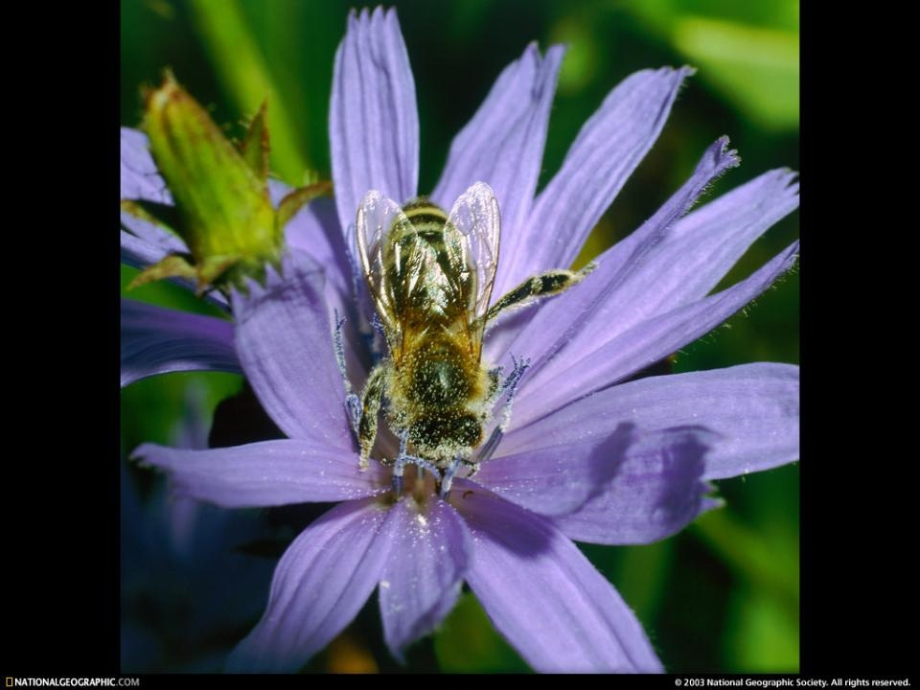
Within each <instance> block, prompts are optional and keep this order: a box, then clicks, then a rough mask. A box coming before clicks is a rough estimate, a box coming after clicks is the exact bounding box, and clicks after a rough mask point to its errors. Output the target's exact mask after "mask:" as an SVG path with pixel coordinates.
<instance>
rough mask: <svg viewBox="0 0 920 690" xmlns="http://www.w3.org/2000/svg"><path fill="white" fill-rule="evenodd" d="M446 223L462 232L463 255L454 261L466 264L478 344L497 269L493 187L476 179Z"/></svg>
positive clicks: (471, 324) (497, 221)
mask: <svg viewBox="0 0 920 690" xmlns="http://www.w3.org/2000/svg"><path fill="white" fill-rule="evenodd" d="M447 227H448V228H450V229H451V230H452V231H456V232H457V233H459V235H460V236H461V241H460V242H459V243H457V244H458V245H459V248H460V251H462V252H463V254H464V256H463V257H457V263H458V264H460V265H464V266H466V267H467V268H468V278H467V280H468V281H469V285H467V286H465V289H464V292H465V293H466V295H467V299H468V300H469V302H468V305H467V309H468V313H469V327H470V337H471V339H472V341H473V342H475V343H476V345H477V347H478V346H481V343H482V334H483V331H484V328H485V321H486V319H485V316H486V312H487V311H488V309H489V298H490V297H491V295H492V286H493V285H494V284H495V272H496V271H497V270H498V247H499V239H500V235H501V216H500V215H499V210H498V201H496V200H495V194H494V193H493V192H492V188H491V187H490V186H489V185H487V184H486V183H485V182H477V183H476V184H474V185H473V186H472V187H470V188H469V189H467V190H466V191H465V192H464V193H463V194H461V195H460V198H458V199H457V201H456V202H455V203H454V206H453V208H452V209H451V211H450V216H449V217H448V220H447Z"/></svg>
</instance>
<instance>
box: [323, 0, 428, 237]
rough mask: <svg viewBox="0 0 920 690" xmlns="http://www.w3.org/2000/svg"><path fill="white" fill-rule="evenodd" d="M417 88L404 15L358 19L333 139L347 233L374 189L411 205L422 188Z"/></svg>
mask: <svg viewBox="0 0 920 690" xmlns="http://www.w3.org/2000/svg"><path fill="white" fill-rule="evenodd" d="M418 136H419V134H418V113H417V109H416V105H415V82H414V81H413V78H412V69H411V68H410V67H409V56H408V53H407V52H406V45H405V43H404V42H403V38H402V34H401V33H400V31H399V21H398V20H397V18H396V11H395V10H393V9H391V10H388V11H386V12H384V11H383V10H382V9H381V8H379V7H378V8H377V9H375V10H374V12H373V13H372V14H368V12H367V10H363V11H362V12H361V14H360V15H357V16H356V15H355V13H354V12H352V13H351V14H350V15H349V17H348V31H347V33H346V34H345V39H344V40H343V41H342V43H341V45H340V46H339V49H338V52H337V53H336V56H335V72H334V75H333V82H332V102H331V106H330V112H329V138H330V144H331V148H332V179H333V182H334V183H335V199H336V207H337V208H338V212H339V222H340V223H341V225H342V230H347V229H348V226H349V225H352V224H354V222H355V214H356V213H357V211H358V203H359V202H360V201H361V198H362V197H363V196H364V195H365V193H367V191H368V190H370V189H378V190H380V191H381V192H383V193H384V194H386V195H387V196H388V197H390V198H391V199H395V200H396V201H397V202H399V203H405V202H406V201H408V200H409V199H410V198H412V197H413V196H415V194H416V188H417V186H418Z"/></svg>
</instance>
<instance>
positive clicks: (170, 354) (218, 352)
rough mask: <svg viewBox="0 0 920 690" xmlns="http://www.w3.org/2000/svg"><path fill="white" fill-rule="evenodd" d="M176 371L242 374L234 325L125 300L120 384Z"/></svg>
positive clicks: (122, 312)
mask: <svg viewBox="0 0 920 690" xmlns="http://www.w3.org/2000/svg"><path fill="white" fill-rule="evenodd" d="M172 371H229V372H231V373H235V374H236V373H241V369H240V363H239V360H238V359H237V356H236V350H235V349H234V346H233V324H231V323H230V322H228V321H222V320H220V319H215V318H213V317H210V316H199V315H196V314H186V313H184V312H181V311H174V310H172V309H164V308H162V307H155V306H153V305H152V304H144V303H143V302H135V301H134V300H129V299H123V300H122V301H121V385H122V386H127V385H128V384H129V383H133V382H134V381H137V380H138V379H142V378H145V377H147V376H154V375H156V374H165V373H168V372H172Z"/></svg>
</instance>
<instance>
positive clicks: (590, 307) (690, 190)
mask: <svg viewBox="0 0 920 690" xmlns="http://www.w3.org/2000/svg"><path fill="white" fill-rule="evenodd" d="M737 164H738V158H737V156H736V155H735V152H734V151H732V150H729V149H728V139H727V138H725V137H722V138H720V139H718V140H717V141H716V142H714V143H713V144H712V145H711V146H709V148H708V149H707V150H706V152H705V153H704V154H703V157H702V158H701V159H700V162H699V163H698V164H697V166H696V169H695V170H694V171H693V174H692V175H691V176H690V178H689V179H688V180H687V181H686V182H685V183H684V184H683V185H681V187H680V189H678V190H677V192H675V193H674V194H673V195H671V197H670V198H669V199H668V200H667V201H666V202H665V203H664V204H663V205H662V206H661V208H659V209H658V210H657V211H656V212H655V214H654V215H653V216H652V217H651V218H649V219H648V220H647V221H646V222H645V223H643V224H642V227H640V228H639V229H638V230H636V231H635V232H634V233H633V234H632V235H630V236H629V237H627V238H626V239H625V240H623V241H622V242H620V243H618V244H617V245H616V246H614V247H613V248H611V249H609V250H608V251H606V252H604V253H603V254H602V255H601V256H600V257H598V263H599V264H600V265H599V266H598V267H597V269H596V270H594V271H593V272H592V273H591V274H590V275H589V276H588V277H587V278H585V279H584V281H582V283H580V284H579V285H577V286H576V287H575V288H573V289H572V290H570V291H569V292H567V293H565V294H563V295H560V296H559V297H557V298H554V299H552V300H549V301H548V302H547V303H546V304H543V305H541V307H540V309H539V311H538V312H537V313H536V314H535V315H534V316H533V318H532V319H531V320H530V322H529V323H528V324H527V327H526V328H524V329H523V330H522V331H521V332H520V333H519V334H518V336H517V338H516V340H515V342H513V343H512V345H511V347H510V348H509V349H510V350H511V352H513V353H515V354H516V355H518V356H522V355H527V356H529V357H531V359H532V367H531V373H530V374H529V378H531V379H533V378H536V377H537V376H538V375H543V376H548V375H549V372H541V371H540V369H541V368H543V367H544V365H546V364H547V362H548V361H549V360H550V359H552V358H553V357H555V356H556V355H557V353H559V352H560V351H563V350H564V352H565V357H563V358H562V359H561V360H560V361H567V360H568V359H570V358H572V357H573V353H576V354H575V356H578V355H579V354H581V353H582V352H583V351H590V350H591V349H595V348H597V347H599V346H600V345H601V344H603V343H605V342H607V341H608V340H610V339H612V338H613V337H615V336H616V335H618V334H620V333H622V332H623V331H625V330H627V329H628V328H629V327H630V326H633V325H635V324H636V323H639V322H640V321H642V320H644V319H647V318H650V317H651V316H655V315H656V313H655V312H654V311H652V310H651V309H647V308H645V303H646V300H647V296H646V295H645V294H644V291H643V292H642V293H639V292H636V291H634V290H630V289H627V286H628V284H629V283H630V280H631V279H632V277H633V276H634V275H635V274H637V273H641V267H642V266H644V265H645V261H646V258H647V257H648V256H649V254H652V253H654V251H655V248H656V246H657V245H659V244H660V243H662V242H663V241H664V240H665V238H666V237H667V236H668V232H669V228H670V227H671V226H672V225H673V224H674V223H675V222H676V221H677V219H678V218H680V217H681V216H682V215H683V214H684V213H686V211H687V209H689V208H690V206H691V205H692V204H693V203H694V202H695V201H696V200H697V199H698V198H699V196H700V194H701V193H702V192H703V190H704V189H706V188H707V186H709V185H710V184H712V182H713V181H714V180H715V179H716V178H718V177H719V176H720V175H721V174H723V173H724V172H725V171H726V170H727V169H729V168H731V167H734V166H736V165H737ZM652 292H653V293H654V290H653V291H652ZM546 334H553V336H554V337H549V338H548V337H546ZM490 354H493V351H492V350H490Z"/></svg>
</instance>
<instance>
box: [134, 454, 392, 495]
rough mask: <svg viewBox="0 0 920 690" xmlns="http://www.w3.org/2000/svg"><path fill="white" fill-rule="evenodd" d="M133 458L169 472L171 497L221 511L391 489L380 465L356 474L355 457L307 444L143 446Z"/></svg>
mask: <svg viewBox="0 0 920 690" xmlns="http://www.w3.org/2000/svg"><path fill="white" fill-rule="evenodd" d="M132 455H133V457H135V458H139V459H142V460H143V463H144V464H145V465H150V466H153V467H158V468H159V469H161V470H166V471H168V472H169V474H170V478H171V480H172V486H173V488H174V491H175V492H176V494H178V495H181V496H188V497H190V498H194V499H197V500H200V501H208V502H209V503H214V504H216V505H219V506H223V507H225V508H249V507H261V506H280V505H287V504H291V503H314V502H331V501H351V500H354V499H357V498H364V497H367V496H373V495H376V494H379V493H382V492H385V491H388V490H389V488H390V485H389V480H388V473H386V472H384V470H383V468H382V467H381V465H380V464H379V463H372V464H371V466H370V467H368V468H367V469H366V470H364V471H361V470H360V469H359V465H358V461H359V458H358V454H357V453H352V454H348V453H345V452H343V451H342V449H341V448H336V447H332V446H325V445H322V444H317V443H313V442H311V441H300V440H294V439H281V440H277V441H263V442H261V443H250V444H248V445H245V446H236V447H233V448H213V449H208V450H188V449H183V448H167V447H165V446H157V445H153V444H144V445H142V446H141V447H140V448H138V449H137V450H135V451H134V453H133V454H132Z"/></svg>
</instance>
